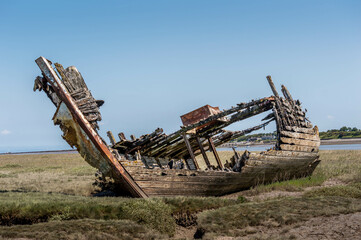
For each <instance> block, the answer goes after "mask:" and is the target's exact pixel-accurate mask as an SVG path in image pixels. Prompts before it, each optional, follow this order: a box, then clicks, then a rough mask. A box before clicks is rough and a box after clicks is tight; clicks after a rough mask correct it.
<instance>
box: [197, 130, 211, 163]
mask: <svg viewBox="0 0 361 240" xmlns="http://www.w3.org/2000/svg"><path fill="white" fill-rule="evenodd" d="M196 140H197V143H198V146H199V149H200V150H201V153H202V156H203V159H204V161H205V162H206V165H207V167H208V168H210V167H211V163H210V162H209V159H208V157H207V154H206V151H204V148H203V144H202V142H201V140H200V139H199V137H198V136H196Z"/></svg>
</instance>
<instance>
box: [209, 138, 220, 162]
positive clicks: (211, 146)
mask: <svg viewBox="0 0 361 240" xmlns="http://www.w3.org/2000/svg"><path fill="white" fill-rule="evenodd" d="M208 143H209V147H210V149H211V151H212V152H213V155H214V158H215V159H216V161H217V164H218V167H219V168H220V169H223V165H222V162H221V159H220V158H219V155H218V153H217V150H216V147H215V146H214V143H213V140H212V138H208Z"/></svg>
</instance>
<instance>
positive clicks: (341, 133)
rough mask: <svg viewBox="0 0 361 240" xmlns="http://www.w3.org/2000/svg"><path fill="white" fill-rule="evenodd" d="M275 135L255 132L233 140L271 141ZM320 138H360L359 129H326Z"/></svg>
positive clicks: (360, 130)
mask: <svg viewBox="0 0 361 240" xmlns="http://www.w3.org/2000/svg"><path fill="white" fill-rule="evenodd" d="M276 136H277V133H276V132H273V133H257V134H252V135H246V136H241V137H239V138H237V139H235V140H233V142H243V141H248V142H255V141H265V140H266V141H267V140H268V141H270V140H271V141H272V139H275V138H276ZM320 138H321V139H341V138H343V139H347V138H361V129H358V128H356V127H353V128H351V127H346V126H345V127H342V128H340V129H331V130H327V131H326V132H320Z"/></svg>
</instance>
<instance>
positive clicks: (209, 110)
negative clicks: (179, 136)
mask: <svg viewBox="0 0 361 240" xmlns="http://www.w3.org/2000/svg"><path fill="white" fill-rule="evenodd" d="M220 112H221V111H220V110H219V107H212V106H209V105H205V106H203V107H200V108H198V109H196V110H194V111H192V112H189V113H186V114H184V115H182V116H181V117H180V118H181V120H182V123H183V125H184V126H188V125H191V124H194V123H197V122H199V121H202V120H204V119H206V118H208V117H210V116H212V115H215V114H218V113H220Z"/></svg>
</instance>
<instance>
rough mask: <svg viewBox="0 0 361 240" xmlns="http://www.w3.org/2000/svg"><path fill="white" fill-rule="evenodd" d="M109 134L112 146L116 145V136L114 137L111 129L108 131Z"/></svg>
mask: <svg viewBox="0 0 361 240" xmlns="http://www.w3.org/2000/svg"><path fill="white" fill-rule="evenodd" d="M107 136H108V138H109V141H110V144H111V145H112V146H114V145H115V138H114V136H113V133H112V132H111V131H108V132H107Z"/></svg>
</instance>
